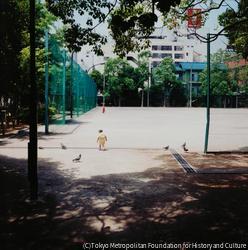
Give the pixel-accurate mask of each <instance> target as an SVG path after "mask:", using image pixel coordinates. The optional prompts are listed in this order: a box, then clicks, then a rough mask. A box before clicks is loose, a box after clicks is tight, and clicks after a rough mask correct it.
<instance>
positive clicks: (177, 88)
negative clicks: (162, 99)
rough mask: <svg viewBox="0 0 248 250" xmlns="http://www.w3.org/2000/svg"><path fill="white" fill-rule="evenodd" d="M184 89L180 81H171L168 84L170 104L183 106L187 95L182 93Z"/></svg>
mask: <svg viewBox="0 0 248 250" xmlns="http://www.w3.org/2000/svg"><path fill="white" fill-rule="evenodd" d="M184 92H185V89H184V85H183V84H182V82H181V81H177V80H175V81H172V82H171V86H170V105H171V106H185V104H186V102H187V97H186V96H185V94H184Z"/></svg>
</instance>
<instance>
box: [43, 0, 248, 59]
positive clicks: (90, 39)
mask: <svg viewBox="0 0 248 250" xmlns="http://www.w3.org/2000/svg"><path fill="white" fill-rule="evenodd" d="M46 2H47V6H48V8H49V11H51V12H52V13H53V14H55V15H56V16H58V17H60V18H61V19H62V20H63V22H64V24H67V25H68V28H67V31H66V41H67V44H68V47H69V48H70V50H71V51H80V50H81V46H83V45H85V44H89V45H93V51H94V52H95V53H96V54H97V55H102V51H101V44H104V43H106V41H107V38H106V37H104V36H101V35H99V34H97V33H96V32H94V29H95V27H97V26H98V25H99V24H100V23H102V22H104V21H106V20H107V19H108V23H109V28H110V29H111V36H112V37H113V38H114V40H115V42H116V45H115V49H114V51H115V53H116V54H117V55H119V56H120V57H124V56H125V55H126V54H127V53H128V52H131V51H139V50H140V49H141V48H142V49H145V48H146V47H147V46H149V36H150V35H151V33H152V32H153V30H154V24H155V23H156V21H157V20H158V15H160V16H161V19H162V20H163V25H165V26H167V27H169V28H170V29H173V30H174V31H175V33H176V34H177V35H179V36H184V35H195V36H197V38H198V39H200V40H201V41H204V42H206V37H204V36H201V35H200V34H199V33H197V29H198V28H199V27H200V26H202V25H204V23H205V22H206V20H207V18H208V16H209V13H210V12H211V11H214V10H216V9H220V7H222V6H225V7H226V8H227V11H229V10H231V12H230V13H229V14H227V15H226V17H227V18H226V19H227V21H221V19H220V23H221V25H223V26H224V28H223V29H222V30H221V31H220V32H218V33H217V34H215V35H211V37H210V40H211V41H214V40H216V39H217V38H218V36H219V35H220V34H223V33H226V32H228V33H229V32H231V31H234V32H235V31H236V30H237V32H235V33H236V34H235V36H234V37H235V41H236V42H235V43H236V45H235V47H236V48H237V49H238V48H239V47H240V48H244V44H247V43H246V39H247V23H248V20H247V4H246V3H247V0H236V1H235V2H236V3H237V6H238V10H237V11H235V10H233V9H232V7H231V6H230V5H229V3H228V1H227V0H222V1H220V2H218V3H216V2H214V1H207V0H170V1H164V0H115V1H114V3H112V2H107V1H101V0H97V1H93V0H84V1H82V0H68V1H57V0H46ZM199 8H200V10H199ZM190 9H198V11H195V12H192V13H190V14H189V13H188V10H190ZM156 10H158V11H159V12H160V13H159V14H157V12H156ZM75 12H78V13H79V14H80V15H84V14H85V13H87V14H88V15H89V18H88V20H87V22H86V23H85V24H84V27H81V26H80V25H79V24H77V23H76V21H75V19H74V14H75ZM228 15H229V16H228ZM228 17H231V19H230V18H228ZM94 20H96V21H97V23H96V22H94ZM194 20H195V21H194ZM184 21H190V22H191V26H190V28H186V30H185V28H183V29H182V27H185V26H182V23H183V22H184ZM199 21H200V22H201V24H200V25H199ZM240 25H242V27H241V26H240ZM239 31H241V32H239ZM134 37H137V38H138V39H137V40H135V41H134V40H133V38H134ZM247 47H248V46H245V48H247ZM240 51H242V49H240ZM245 51H246V49H245ZM245 55H246V57H247V53H246V52H245V53H244V56H245Z"/></svg>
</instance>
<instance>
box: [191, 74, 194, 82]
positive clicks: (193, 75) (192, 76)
mask: <svg viewBox="0 0 248 250" xmlns="http://www.w3.org/2000/svg"><path fill="white" fill-rule="evenodd" d="M191 77H192V78H191V79H192V82H193V81H195V74H192V76H191Z"/></svg>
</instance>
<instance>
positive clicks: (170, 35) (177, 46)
mask: <svg viewBox="0 0 248 250" xmlns="http://www.w3.org/2000/svg"><path fill="white" fill-rule="evenodd" d="M199 31H200V32H201V33H202V34H203V35H204V36H206V35H207V33H208V32H209V29H208V28H201V29H200V30H199ZM199 31H198V32H199ZM150 41H151V47H150V48H149V49H150V50H151V52H152V58H151V59H150V60H151V67H152V68H154V67H156V66H158V65H159V63H160V62H161V61H162V60H163V58H165V57H171V58H173V60H174V63H175V65H179V64H180V63H181V62H203V61H205V60H206V58H205V56H206V54H207V45H206V43H203V42H201V41H199V40H198V39H197V38H196V37H195V36H182V37H180V36H177V35H176V34H175V33H174V32H173V31H171V30H168V29H165V28H164V29H163V30H162V31H161V29H158V30H156V31H155V32H154V34H153V35H152V36H150ZM113 46H114V42H113V41H112V42H111V41H110V42H108V43H107V44H106V45H104V46H103V51H104V56H103V57H98V63H97V64H98V66H97V69H98V70H99V71H100V72H103V69H104V62H106V61H107V60H108V58H116V57H117V55H115V54H114V53H113ZM137 59H138V53H130V54H128V55H127V60H128V61H129V63H130V64H131V65H132V66H133V67H135V66H136V64H135V61H136V60H137Z"/></svg>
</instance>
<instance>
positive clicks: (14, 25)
mask: <svg viewBox="0 0 248 250" xmlns="http://www.w3.org/2000/svg"><path fill="white" fill-rule="evenodd" d="M1 10H2V15H1V30H0V31H1V34H2V35H1V36H0V37H1V38H0V46H1V50H0V67H1V70H2V71H3V72H4V74H1V75H0V82H1V93H0V95H1V96H5V97H8V98H11V99H12V100H16V99H18V101H20V102H21V103H22V102H25V100H24V99H25V98H26V95H27V94H28V93H29V88H30V44H29V43H30V40H29V39H30V35H29V21H30V20H29V0H23V1H17V0H10V1H3V3H2V5H1ZM55 20H57V18H56V17H55V16H53V15H52V14H51V13H49V12H48V11H47V10H46V9H45V8H44V5H43V4H41V1H40V0H37V1H36V20H35V23H36V52H35V55H36V72H35V73H36V83H37V89H38V96H39V99H40V100H41V101H43V100H44V72H45V56H46V54H45V48H44V47H45V44H44V39H43V38H44V31H45V29H49V27H50V26H51V25H52V24H53V22H54V21H55ZM16 105H17V104H16Z"/></svg>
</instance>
